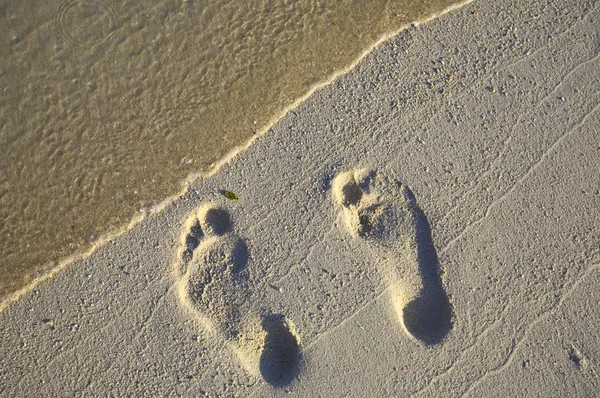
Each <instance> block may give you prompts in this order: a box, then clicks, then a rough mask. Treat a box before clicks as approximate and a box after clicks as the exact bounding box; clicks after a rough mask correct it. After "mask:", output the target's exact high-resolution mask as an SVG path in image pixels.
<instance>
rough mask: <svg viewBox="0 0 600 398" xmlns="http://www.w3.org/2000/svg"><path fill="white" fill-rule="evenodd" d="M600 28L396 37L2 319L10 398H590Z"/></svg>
mask: <svg viewBox="0 0 600 398" xmlns="http://www.w3.org/2000/svg"><path fill="white" fill-rule="evenodd" d="M599 12H600V11H599V10H598V7H597V4H596V3H595V2H592V1H584V0H569V1H568V2H567V3H565V2H564V1H560V2H558V1H556V2H553V1H547V2H543V3H542V2H533V1H532V2H527V3H522V4H521V3H519V4H515V3H514V2H511V1H504V0H495V1H491V2H484V1H475V2H473V3H471V4H469V5H467V6H465V7H463V8H460V9H458V10H456V11H454V12H452V13H449V14H446V15H444V16H442V17H440V18H437V19H434V20H433V21H431V22H429V23H427V24H423V25H420V26H418V27H416V28H412V29H409V30H407V31H405V32H403V33H401V34H399V35H398V36H396V37H395V38H393V39H392V40H391V41H389V42H387V43H385V44H384V45H382V46H381V47H379V48H378V49H377V50H375V51H374V52H373V53H371V54H370V55H368V56H367V57H366V58H365V59H363V60H362V61H361V62H360V63H359V64H358V65H357V66H356V68H354V69H353V70H352V71H351V72H350V73H348V74H347V75H345V76H342V77H340V78H339V79H337V80H336V81H334V82H333V83H332V84H331V85H328V86H326V87H324V88H322V89H320V90H318V91H317V92H315V93H314V94H313V95H312V96H311V97H310V98H309V99H308V100H307V101H306V102H304V103H303V104H302V105H301V106H299V107H298V108H297V109H295V110H293V111H290V112H289V113H288V114H287V115H286V116H285V117H284V118H283V119H282V120H280V121H279V122H278V123H277V124H276V125H274V126H273V127H272V128H271V129H270V130H269V131H268V132H267V133H266V134H264V135H263V136H261V137H258V138H257V139H256V140H255V141H254V143H253V144H252V145H251V146H250V147H249V148H248V149H247V150H245V151H243V152H241V153H239V154H238V155H237V156H235V157H234V158H233V159H232V160H231V161H230V162H228V163H227V164H225V165H224V166H222V167H221V168H220V169H219V171H218V172H217V173H215V174H214V175H212V176H210V177H207V178H200V179H198V180H196V181H194V182H193V183H192V184H191V186H190V188H189V189H188V190H187V191H186V192H185V193H184V194H183V196H182V197H181V198H179V199H178V200H176V201H174V202H173V203H171V204H170V205H168V206H167V207H166V208H165V209H164V210H163V211H161V212H158V213H156V214H153V215H151V216H149V217H147V218H146V219H144V220H143V221H142V222H140V223H139V224H137V225H136V226H135V227H133V228H132V229H131V230H130V231H129V232H127V233H126V234H124V235H122V236H120V237H118V238H115V239H112V240H111V241H110V242H108V243H107V244H106V245H104V246H102V247H100V248H99V249H98V250H97V251H96V252H94V253H93V254H92V255H91V256H89V257H88V258H86V259H84V260H82V261H77V262H75V263H73V264H72V265H71V266H70V267H67V268H66V269H65V270H64V272H62V273H60V274H59V275H57V276H55V277H54V278H52V279H50V280H47V281H45V282H43V283H40V284H38V285H37V286H36V287H35V289H34V290H33V291H31V292H29V293H27V294H25V295H24V296H23V297H22V298H21V299H20V300H18V301H16V302H13V303H11V304H10V305H9V306H8V307H7V308H6V309H5V310H4V311H2V312H1V313H0V317H1V319H0V322H2V325H5V326H4V328H3V329H2V331H1V332H0V346H1V347H2V356H1V357H2V359H1V360H0V381H1V382H0V394H1V395H10V396H27V395H30V393H31V391H36V392H37V393H39V394H44V395H51V396H53V395H57V396H58V395H65V394H67V395H68V394H73V395H104V394H113V395H119V396H121V395H136V396H139V395H142V396H143V395H148V396H164V395H170V394H171V395H178V396H202V395H208V396H254V397H263V396H284V395H285V396H287V395H296V396H301V397H305V396H365V395H368V396H377V397H378V396H381V397H385V396H418V397H420V396H459V395H464V396H531V395H534V396H535V395H539V396H577V397H579V396H581V397H586V396H593V395H594V394H595V393H596V392H597V391H598V390H600V385H599V382H598V373H599V371H600V368H599V361H598V359H599V358H600V351H599V350H598V344H597V341H598V339H599V338H600V336H599V335H598V330H600V308H598V303H599V302H600V300H599V297H598V295H599V293H598V288H597V287H598V283H600V268H599V265H600V246H599V241H598V235H599V226H600V216H599V214H600V212H598V209H599V208H600V191H599V186H598V178H597V174H598V170H599V169H600V156H598V151H599V149H598V142H600V136H599V132H600V125H599V124H600V117H599V115H598V112H599V111H600V96H599V95H600V89H599V88H600V73H599V72H598V71H599V70H600V57H599V54H600V47H599V46H598V37H599V34H600V25H599V24H598V23H597V21H598V20H599V17H600V15H599ZM226 190H228V191H231V192H233V193H235V195H236V196H237V197H238V198H239V200H231V199H229V198H227V197H226V196H225V195H224V192H225V191H226ZM230 196H231V195H230Z"/></svg>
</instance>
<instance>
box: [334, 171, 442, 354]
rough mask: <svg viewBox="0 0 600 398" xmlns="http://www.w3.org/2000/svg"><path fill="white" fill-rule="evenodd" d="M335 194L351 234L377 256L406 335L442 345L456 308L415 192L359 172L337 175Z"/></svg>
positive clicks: (391, 181) (401, 185)
mask: <svg viewBox="0 0 600 398" xmlns="http://www.w3.org/2000/svg"><path fill="white" fill-rule="evenodd" d="M333 194H334V198H335V200H336V202H337V203H338V204H339V205H340V206H342V208H343V212H344V221H345V223H346V226H347V227H348V230H349V232H350V234H351V235H352V236H354V237H358V238H360V239H362V240H364V242H365V244H367V245H368V246H367V247H368V249H367V250H368V251H371V252H373V253H374V254H375V256H376V257H377V258H378V260H379V261H378V265H379V268H380V271H381V272H382V273H383V275H384V277H386V278H387V279H388V282H389V283H390V285H391V292H392V302H393V304H394V307H395V309H396V312H397V315H398V318H399V320H400V323H401V325H402V326H403V329H404V331H405V332H406V333H407V334H408V335H409V336H410V337H413V338H415V339H416V340H418V341H420V342H422V343H423V344H425V345H436V344H439V343H441V342H442V341H443V339H444V338H445V337H446V335H447V334H448V332H449V331H450V330H451V329H452V306H451V304H450V301H449V300H448V296H447V294H446V292H445V291H444V288H443V286H442V280H441V275H440V266H439V261H438V258H437V254H436V251H435V247H434V245H433V240H432V238H431V228H430V226H429V222H428V221H427V218H426V217H425V215H424V213H423V211H422V210H421V209H420V208H419V206H418V205H417V203H416V200H415V198H414V195H413V194H412V192H411V191H410V190H409V189H408V187H406V186H405V185H403V184H402V183H401V182H400V181H395V180H390V179H388V178H386V177H385V176H382V175H379V174H378V173H377V172H375V171H372V170H366V169H359V170H353V171H348V172H344V173H341V174H339V175H338V176H336V177H335V179H334V181H333Z"/></svg>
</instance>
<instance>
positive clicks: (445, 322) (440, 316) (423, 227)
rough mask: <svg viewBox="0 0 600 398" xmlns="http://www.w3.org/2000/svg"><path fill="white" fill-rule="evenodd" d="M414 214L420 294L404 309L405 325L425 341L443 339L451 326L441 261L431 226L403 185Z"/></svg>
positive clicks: (427, 343)
mask: <svg viewBox="0 0 600 398" xmlns="http://www.w3.org/2000/svg"><path fill="white" fill-rule="evenodd" d="M406 190H407V193H408V199H409V200H410V201H411V203H412V206H413V211H414V215H415V223H416V233H417V239H416V243H417V261H418V263H419V273H420V274H421V276H422V278H423V288H422V289H421V291H420V293H419V295H418V296H417V297H415V298H414V299H413V300H412V301H411V302H409V303H408V304H407V305H406V307H404V310H403V318H404V326H405V327H406V329H407V330H408V331H409V332H410V333H411V334H412V335H413V336H414V337H416V338H417V339H419V340H420V341H422V342H423V343H424V344H426V345H435V344H439V343H441V342H442V340H443V339H444V338H445V337H446V335H447V334H448V332H450V330H451V329H452V305H451V304H450V300H449V299H448V295H447V294H446V291H445V290H444V288H443V286H442V278H441V275H440V264H439V260H438V256H437V252H436V250H435V246H434V244H433V239H432V237H431V226H430V225H429V221H428V220H427V217H426V216H425V213H423V211H422V210H421V208H420V207H419V206H418V205H417V202H416V200H415V197H414V195H413V193H412V192H411V191H410V190H409V189H408V188H407V187H406Z"/></svg>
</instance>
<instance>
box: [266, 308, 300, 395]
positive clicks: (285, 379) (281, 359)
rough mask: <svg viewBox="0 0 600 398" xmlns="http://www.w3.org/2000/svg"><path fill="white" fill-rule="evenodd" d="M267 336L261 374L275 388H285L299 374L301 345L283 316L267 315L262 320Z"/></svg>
mask: <svg viewBox="0 0 600 398" xmlns="http://www.w3.org/2000/svg"><path fill="white" fill-rule="evenodd" d="M262 326H263V329H264V330H265V331H266V333H267V335H266V337H265V345H264V350H263V352H262V355H261V357H260V373H261V374H262V376H263V378H264V379H265V381H266V382H267V383H269V384H270V385H272V386H273V387H285V386H287V385H288V384H290V383H291V381H292V380H293V379H294V378H295V377H296V375H297V374H298V364H299V362H300V345H299V343H298V339H297V338H296V336H295V335H294V334H293V333H292V331H291V330H290V328H289V325H288V324H287V322H286V320H285V317H284V316H283V315H280V314H277V315H266V316H263V320H262Z"/></svg>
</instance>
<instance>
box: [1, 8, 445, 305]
mask: <svg viewBox="0 0 600 398" xmlns="http://www.w3.org/2000/svg"><path fill="white" fill-rule="evenodd" d="M456 4H457V1H456V0H419V1H412V0H400V1H394V2H389V1H386V0H377V1H369V2H356V1H335V2H329V3H328V4H327V5H324V4H322V3H318V2H314V1H309V0H303V1H293V2H280V1H276V2H271V1H268V2H265V1H256V0H254V1H247V0H235V1H229V0H219V1H208V0H200V1H198V0H193V1H189V0H170V1H162V0H135V1H131V0H119V1H112V0H51V1H47V0H43V1H40V0H32V1H29V2H27V3H23V2H10V1H3V0H2V1H0V37H1V38H3V40H4V42H3V45H2V46H0V59H1V60H2V63H1V64H0V92H1V93H2V95H1V96H0V171H1V173H0V220H1V222H0V257H2V260H3V261H2V263H1V264H0V276H1V278H0V308H1V307H2V306H3V304H4V302H5V301H6V299H7V298H8V299H10V298H11V296H18V295H19V294H20V293H22V292H23V291H26V290H27V289H28V288H29V287H30V286H31V285H33V284H35V283H36V282H37V281H39V280H41V279H43V278H45V277H47V276H48V275H51V274H53V273H56V272H57V271H58V270H60V269H62V268H64V266H65V265H66V264H68V263H70V262H72V261H73V260H75V259H77V258H82V257H85V256H86V255H87V254H89V253H90V252H91V251H93V250H94V249H95V247H97V246H99V245H101V244H103V243H104V242H105V241H106V239H108V238H110V237H114V236H117V235H118V234H120V233H122V232H125V231H126V230H127V229H128V228H131V226H133V225H135V224H136V223H137V222H139V220H141V219H143V218H144V217H145V216H146V215H147V214H149V213H153V212H157V211H160V210H161V209H162V208H163V207H164V205H165V204H167V203H170V202H171V201H172V199H174V198H176V197H178V196H179V194H180V193H181V192H182V191H183V190H185V188H187V183H188V182H189V180H190V179H192V178H193V176H196V178H197V177H198V176H199V175H200V174H201V173H208V172H212V171H214V170H216V169H217V168H218V167H219V166H220V164H221V163H222V162H223V161H224V160H227V159H228V158H229V157H230V156H231V155H233V154H234V153H235V152H237V151H239V150H240V149H242V148H244V147H245V146H247V145H248V144H249V143H250V142H251V141H252V139H253V138H255V137H256V136H259V135H261V134H262V133H263V132H264V131H265V130H266V129H268V128H269V127H270V126H271V125H273V123H275V122H276V121H277V120H278V119H279V118H280V117H281V116H282V115H283V114H285V111H286V110H287V109H288V108H290V107H294V106H295V105H296V104H297V103H299V102H302V100H303V98H304V97H306V96H308V95H310V93H311V92H312V91H313V90H314V89H315V88H317V87H318V86H320V85H322V84H325V83H327V82H328V81H330V80H331V79H332V78H333V77H335V76H336V75H339V74H341V73H343V72H345V71H346V70H347V69H348V68H351V67H352V65H353V63H354V62H355V61H356V60H357V59H359V58H361V55H362V54H364V53H365V52H368V51H369V49H370V48H371V47H372V46H373V45H375V44H376V43H378V42H379V41H380V40H382V39H383V38H385V37H388V36H389V35H391V34H393V33H395V32H397V31H398V30H399V29H402V28H403V27H405V26H407V25H408V24H409V23H411V21H421V20H425V19H427V18H431V17H433V16H435V15H437V14H438V13H440V12H443V11H445V10H447V9H448V7H451V6H455V5H456Z"/></svg>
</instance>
